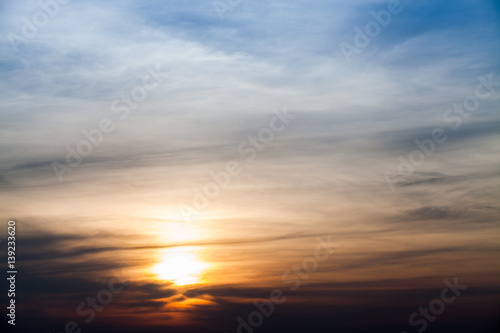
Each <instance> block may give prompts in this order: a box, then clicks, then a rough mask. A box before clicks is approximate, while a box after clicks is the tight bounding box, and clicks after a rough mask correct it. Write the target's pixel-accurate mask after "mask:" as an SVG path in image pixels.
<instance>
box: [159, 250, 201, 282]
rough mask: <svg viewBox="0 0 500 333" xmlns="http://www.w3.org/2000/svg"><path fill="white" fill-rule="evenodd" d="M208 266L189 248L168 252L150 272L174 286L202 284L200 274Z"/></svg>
mask: <svg viewBox="0 0 500 333" xmlns="http://www.w3.org/2000/svg"><path fill="white" fill-rule="evenodd" d="M208 266H209V265H208V264H206V263H204V262H202V261H200V260H199V259H198V258H197V256H196V255H195V253H194V251H193V250H191V249H189V248H176V249H171V250H169V251H168V252H167V253H166V254H165V255H164V256H163V260H162V262H160V263H158V264H156V265H155V266H154V267H153V269H152V271H153V273H155V274H157V276H158V279H161V280H169V281H172V282H174V283H175V284H176V285H179V286H184V285H187V284H197V283H201V282H202V274H203V272H204V271H205V270H206V269H207V268H208Z"/></svg>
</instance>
